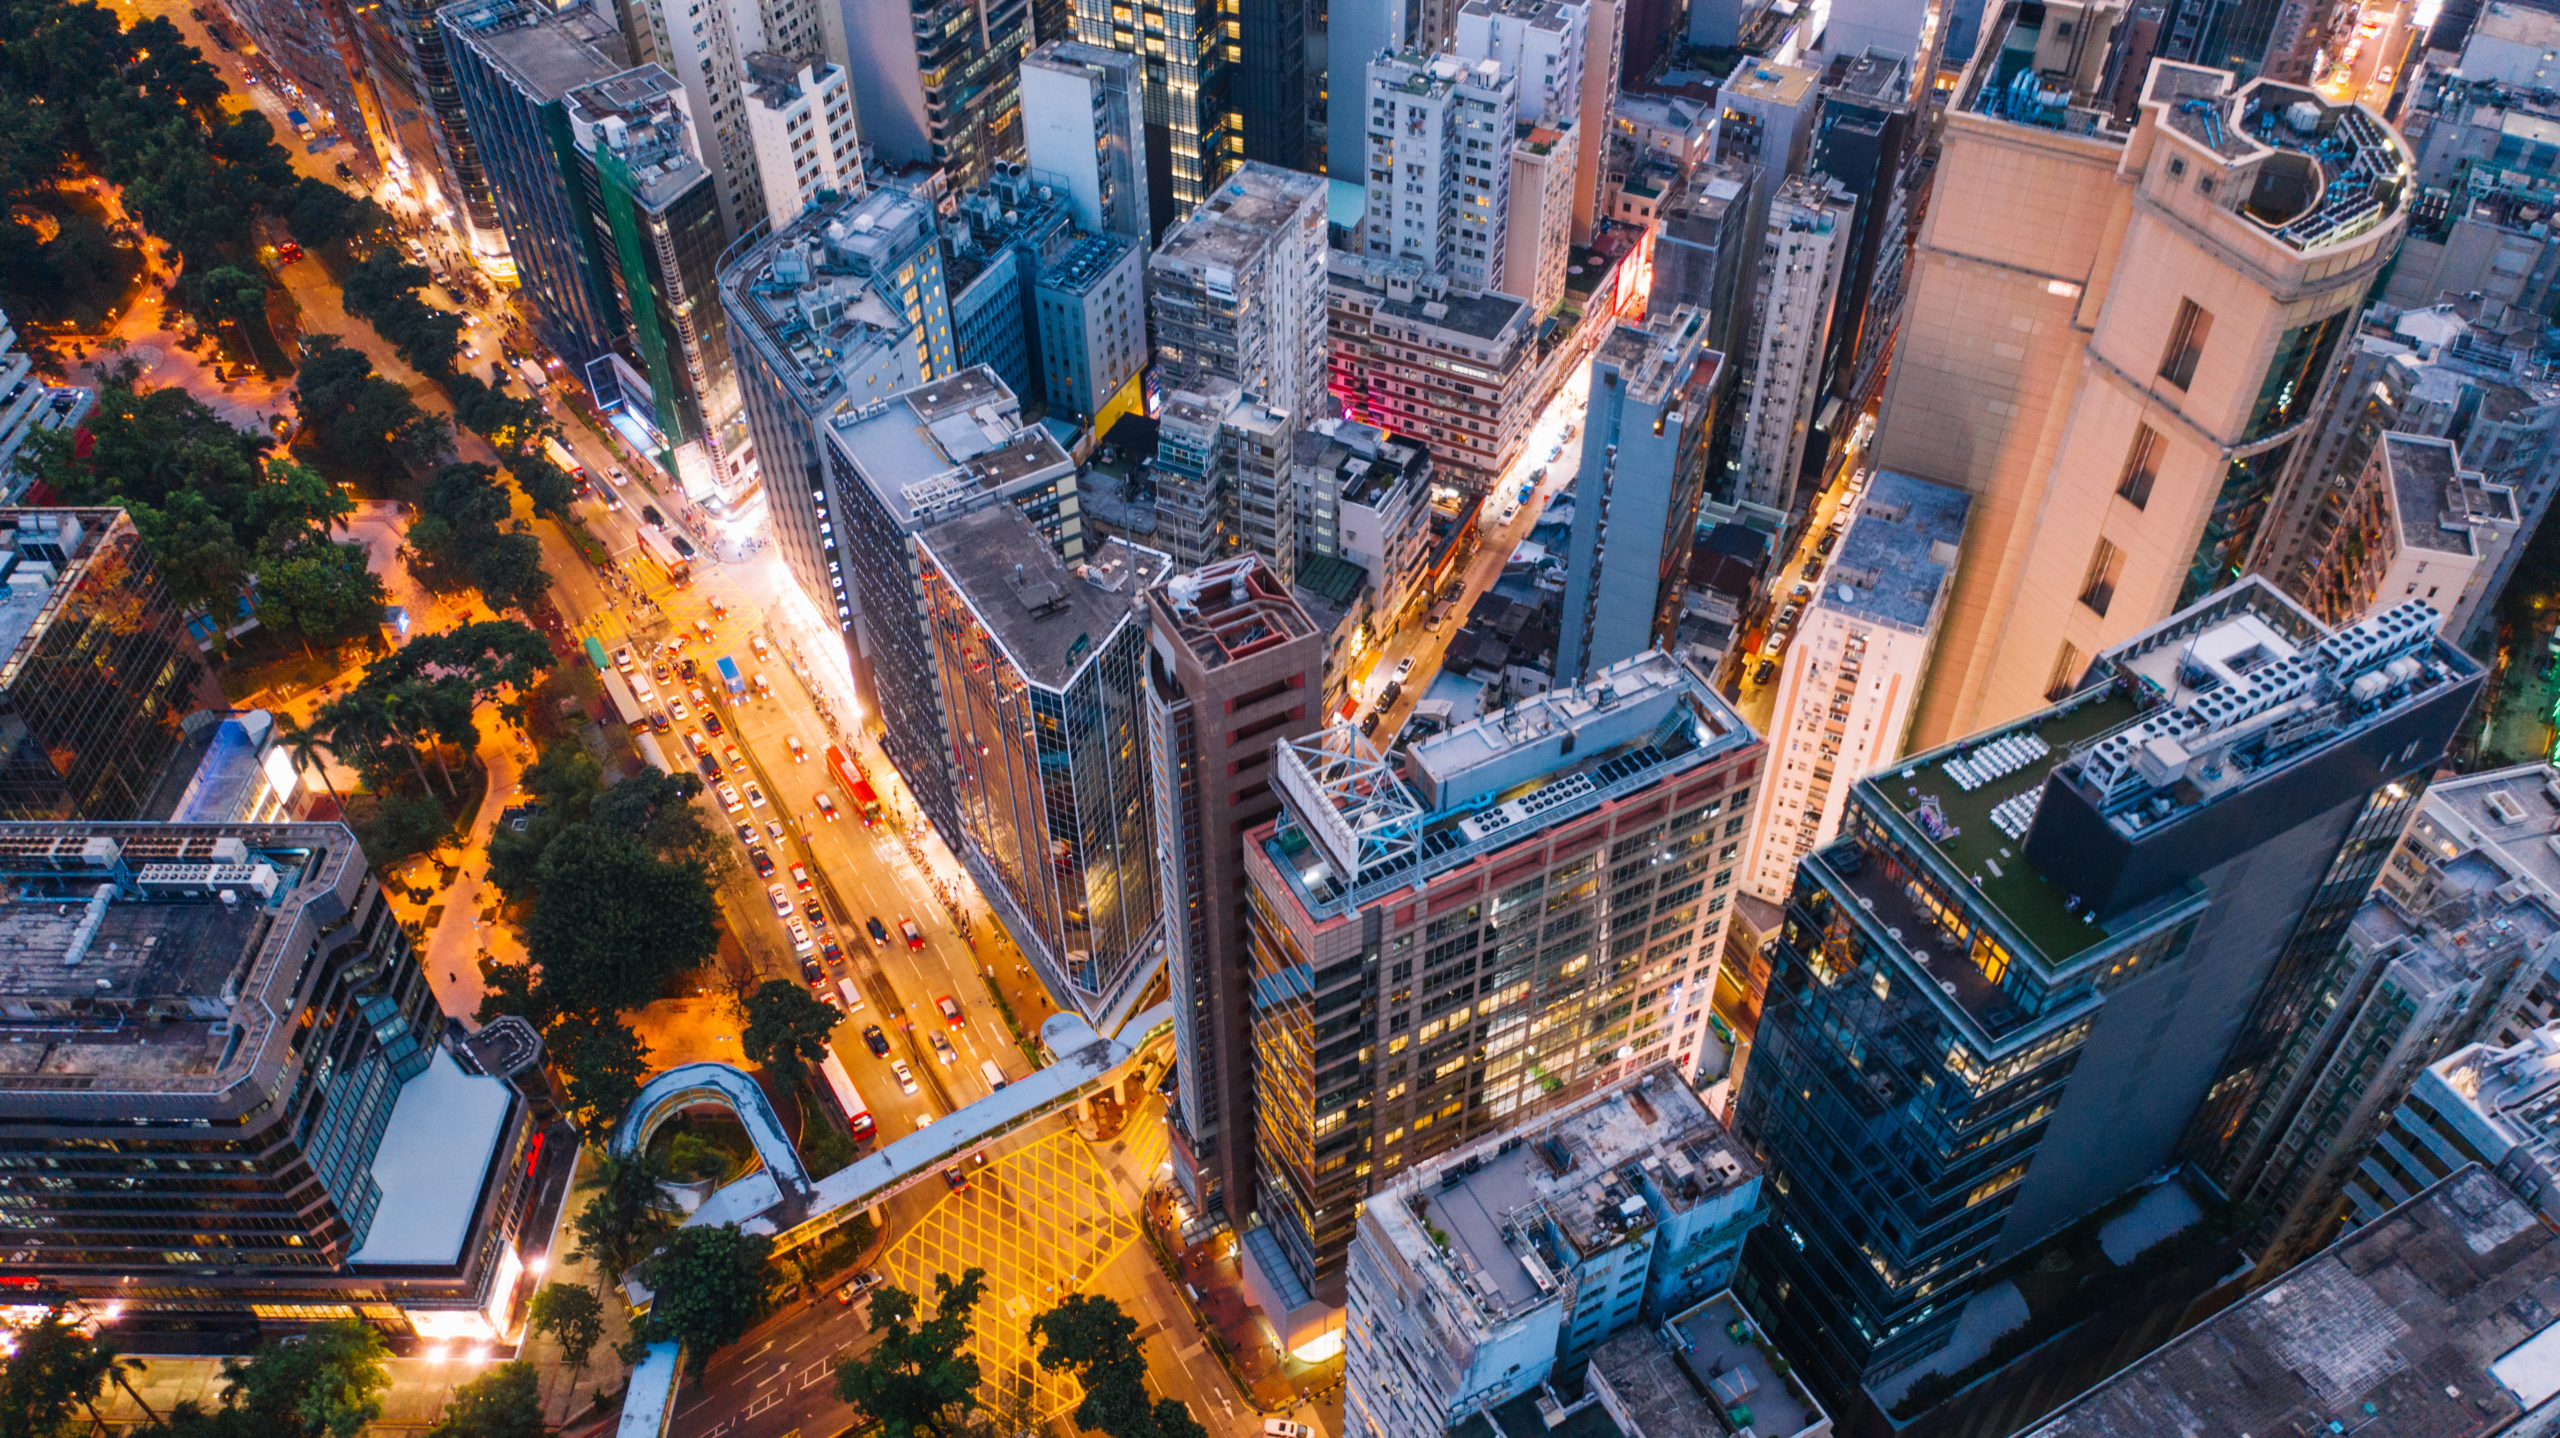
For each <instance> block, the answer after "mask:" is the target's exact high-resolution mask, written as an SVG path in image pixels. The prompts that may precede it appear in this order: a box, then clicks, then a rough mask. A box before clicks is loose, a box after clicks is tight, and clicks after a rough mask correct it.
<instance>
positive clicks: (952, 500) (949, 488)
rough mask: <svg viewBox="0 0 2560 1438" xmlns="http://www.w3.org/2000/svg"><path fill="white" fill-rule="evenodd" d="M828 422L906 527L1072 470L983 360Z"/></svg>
mask: <svg viewBox="0 0 2560 1438" xmlns="http://www.w3.org/2000/svg"><path fill="white" fill-rule="evenodd" d="M827 428H828V430H829V431H830V432H831V433H832V434H833V435H834V436H835V441H836V443H837V444H838V445H839V446H840V447H841V448H842V449H843V450H844V453H845V455H846V457H847V458H849V459H850V460H852V461H853V463H854V465H855V467H856V468H858V469H860V470H861V471H862V475H863V478H865V479H866V480H868V481H869V482H870V484H871V487H872V489H873V490H874V491H876V492H877V493H878V494H879V496H880V501H881V503H882V504H883V505H884V506H886V507H887V508H888V510H889V512H890V514H891V515H892V516H893V517H894V518H895V519H896V520H897V521H898V522H899V523H900V524H902V525H906V526H910V527H916V526H922V525H927V524H931V523H933V522H934V521H935V520H937V519H940V518H943V517H946V516H947V515H949V514H950V513H951V512H953V511H954V510H956V509H959V508H964V507H967V506H970V505H973V504H975V503H976V502H977V501H978V500H980V499H982V498H987V497H993V496H998V495H1003V494H1007V493H1009V492H1011V491H1013V490H1015V489H1017V488H1019V487H1021V486H1023V485H1026V484H1031V483H1039V482H1045V481H1049V480H1054V479H1058V478H1062V477H1065V476H1068V475H1072V474H1073V473H1074V472H1075V460H1074V459H1073V458H1072V457H1071V456H1070V455H1068V453H1067V452H1066V450H1065V449H1064V448H1062V447H1060V445H1059V444H1058V441H1057V437H1056V436H1054V435H1052V434H1050V433H1049V432H1048V431H1047V430H1046V429H1043V428H1041V427H1040V426H1038V425H1025V424H1024V423H1023V422H1022V404H1021V401H1019V400H1017V399H1016V398H1015V397H1014V394H1013V391H1012V390H1010V389H1008V388H1006V387H1005V383H1004V381H1003V380H1000V379H998V378H996V373H995V371H994V370H991V369H989V368H987V367H986V366H985V365H971V366H970V367H969V368H967V369H964V370H961V371H960V372H959V373H957V374H954V375H951V376H949V377H947V378H944V379H938V380H934V381H932V382H931V383H928V384H922V385H918V386H917V387H915V388H914V389H911V390H905V391H902V392H900V393H898V394H895V395H892V396H890V397H889V398H888V399H885V400H882V401H880V402H878V403H876V404H871V405H866V406H864V407H862V408H860V409H854V408H851V407H849V405H847V406H839V407H838V409H837V410H836V412H835V413H834V414H833V415H832V416H830V417H829V418H828V420H827Z"/></svg>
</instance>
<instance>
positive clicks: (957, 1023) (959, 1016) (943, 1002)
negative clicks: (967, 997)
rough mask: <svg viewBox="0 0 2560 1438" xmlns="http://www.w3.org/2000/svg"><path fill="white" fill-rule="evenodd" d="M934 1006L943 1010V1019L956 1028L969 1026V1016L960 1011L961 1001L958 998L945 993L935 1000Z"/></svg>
mask: <svg viewBox="0 0 2560 1438" xmlns="http://www.w3.org/2000/svg"><path fill="white" fill-rule="evenodd" d="M933 1006H934V1007H935V1008H936V1009H939V1010H941V1011H942V1021H943V1022H944V1023H946V1024H949V1025H951V1026H952V1027H953V1028H955V1029H963V1028H967V1027H968V1026H969V1016H968V1015H967V1014H964V1013H962V1012H961V1011H960V1001H959V1000H958V999H955V998H953V997H951V996H950V995H949V994H944V995H942V996H941V997H940V998H937V999H935V1000H934V1001H933Z"/></svg>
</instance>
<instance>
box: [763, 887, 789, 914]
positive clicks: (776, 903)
mask: <svg viewBox="0 0 2560 1438" xmlns="http://www.w3.org/2000/svg"><path fill="white" fill-rule="evenodd" d="M764 896H765V897H766V898H768V899H771V900H773V911H774V912H775V913H777V914H780V915H781V916H782V917H784V918H786V919H787V918H790V917H791V894H790V891H789V890H786V889H784V888H783V887H782V886H781V885H780V884H767V885H765V889H764Z"/></svg>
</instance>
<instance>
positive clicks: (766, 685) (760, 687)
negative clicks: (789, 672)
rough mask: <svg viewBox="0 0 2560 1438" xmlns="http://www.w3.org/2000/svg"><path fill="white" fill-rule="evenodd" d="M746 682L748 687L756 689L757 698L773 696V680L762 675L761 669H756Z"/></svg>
mask: <svg viewBox="0 0 2560 1438" xmlns="http://www.w3.org/2000/svg"><path fill="white" fill-rule="evenodd" d="M747 683H748V685H749V687H751V688H753V689H754V690H755V691H756V696H757V697H758V698H762V699H770V698H772V697H773V681H772V680H770V679H767V678H765V677H764V671H763V670H761V669H759V670H757V671H756V675H755V677H754V678H753V679H750V680H748V681H747Z"/></svg>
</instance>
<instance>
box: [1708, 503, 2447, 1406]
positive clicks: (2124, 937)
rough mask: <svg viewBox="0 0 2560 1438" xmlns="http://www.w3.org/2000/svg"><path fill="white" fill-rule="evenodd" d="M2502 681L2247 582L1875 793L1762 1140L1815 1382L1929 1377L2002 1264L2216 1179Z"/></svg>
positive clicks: (1816, 924) (1778, 997)
mask: <svg viewBox="0 0 2560 1438" xmlns="http://www.w3.org/2000/svg"><path fill="white" fill-rule="evenodd" d="M1979 510H1980V504H1979V501H1977V502H1976V504H1975V511H1976V513H1979ZM2481 677H2482V676H2481V671H2480V668H2479V666H2478V665H2476V664H2474V663H2473V662H2472V661H2471V660H2470V659H2469V658H2467V657H2466V656H2464V655H2463V654H2462V653H2461V652H2460V651H2458V650H2456V649H2454V648H2452V647H2451V646H2450V645H2447V644H2445V643H2443V642H2442V641H2441V640H2440V639H2438V638H2437V636H2436V629H2435V622H2434V615H2433V612H2432V611H2430V610H2428V609H2427V608H2426V607H2425V606H2423V605H2411V606H2406V607H2403V608H2400V609H2395V610H2393V611H2390V612H2388V613H2385V614H2382V615H2378V616H2376V617H2374V618H2372V619H2369V620H2366V621H2364V622H2362V623H2360V624H2357V625H2354V626H2351V627H2349V628H2346V629H2339V630H2331V629H2329V628H2328V627H2327V626H2325V625H2322V624H2321V623H2319V621H2317V620H2315V619H2313V618H2312V617H2311V616H2310V615H2309V614H2307V613H2305V612H2304V611H2302V610H2301V609H2300V608H2299V607H2297V606H2296V605H2294V604H2293V603H2292V602H2291V601H2289V600H2287V599H2285V598H2284V597H2283V595H2282V594H2280V593H2279V592H2278V591H2277V590H2276V589H2275V588H2274V587H2273V586H2271V585H2269V584H2267V583H2266V582H2265V581H2264V580H2261V579H2255V578H2251V579H2245V580H2243V581H2241V582H2240V583H2239V584H2237V585H2234V586H2232V587H2230V588H2228V589H2224V590H2221V591H2218V592H2217V593H2215V594H2213V595H2211V596H2208V597H2207V598H2206V599H2205V600H2204V601H2202V602H2200V603H2198V604H2195V605H2192V606H2190V607H2189V608H2187V609H2184V610H2181V611H2180V612H2179V613H2177V614H2176V615H2173V616H2172V617H2170V618H2169V619H2168V620H2166V621H2164V622H2162V623H2160V624H2157V625H2154V626H2152V627H2151V628H2150V629H2147V630H2144V631H2142V632H2141V633H2139V634H2136V635H2134V636H2132V637H2131V638H2129V639H2128V640H2127V641H2126V642H2125V643H2124V644H2123V645H2121V646H2119V647H2118V648H2116V649H2114V650H2111V651H2109V652H2108V653H2106V654H2105V655H2103V656H2102V657H2101V659H2100V661H2099V662H2098V664H2097V665H2096V666H2095V668H2094V669H2093V670H2092V672H2091V674H2090V675H2089V676H2088V678H2087V680H2086V682H2085V683H2082V684H2080V685H2078V686H2077V687H2075V688H2074V689H2073V690H2072V692H2071V693H2069V695H2068V696H2067V697H2065V698H2064V699H2062V700H2061V701H2059V702H2057V703H2056V704H2054V705H2052V706H2050V707H2048V708H2045V709H2043V710H2041V711H2039V712H2037V713H2034V714H2031V715H2029V716H2026V717H2025V718H2022V719H2020V720H2017V721H2015V722H2014V723H2011V724H2008V725H2004V726H2001V727H1999V728H1997V729H1992V730H1986V731H1983V732H1980V733H1976V734H1973V735H1970V736H1968V737H1967V738H1965V739H1964V740H1963V741H1961V742H1960V743H1957V744H1954V745H1950V746H1947V747H1944V748H1940V749H1936V750H1932V751H1930V752H1927V753H1924V754H1920V755H1917V756H1915V757H1913V758H1910V759H1907V760H1905V761H1903V762H1901V763H1898V764H1896V765H1893V766H1891V767H1889V768H1886V769H1884V770H1881V771H1879V772H1877V773H1876V774H1873V775H1870V776H1869V777H1868V778H1866V779H1863V780H1861V781H1859V782H1858V784H1857V785H1856V786H1855V787H1854V788H1853V789H1852V791H1851V796H1850V801H1849V810H1848V815H1847V818H1846V820H1845V821H1844V822H1843V824H1842V827H1841V838H1840V839H1839V840H1838V841H1837V842H1836V843H1834V844H1832V845H1831V846H1830V847H1828V848H1824V849H1820V850H1817V851H1815V852H1813V853H1811V854H1808V855H1806V856H1805V857H1804V858H1803V859H1802V860H1801V861H1800V862H1799V863H1798V864H1797V866H1796V873H1795V886H1794V889H1793V891H1792V892H1791V893H1790V895H1789V902H1788V916H1787V921H1786V927H1785V930H1784V932H1783V934H1782V935H1781V937H1780V938H1779V941H1778V942H1777V944H1776V946H1775V947H1774V949H1773V951H1772V953H1771V955H1770V963H1771V972H1770V978H1769V985H1768V997H1767V1001H1766V1006H1765V1008H1764V1009H1763V1011H1762V1014H1761V1018H1760V1023H1759V1028H1758V1031H1757V1033H1756V1034H1755V1035H1754V1038H1753V1047H1752V1054H1751V1062H1750V1065H1749V1067H1748V1068H1747V1069H1746V1070H1745V1071H1744V1074H1743V1081H1742V1090H1741V1094H1740V1099H1739V1103H1738V1107H1737V1116H1736V1127H1737V1130H1738V1131H1739V1132H1741V1133H1742V1134H1743V1135H1744V1136H1745V1137H1746V1139H1747V1140H1748V1141H1749V1142H1751V1143H1752V1144H1753V1145H1755V1147H1756V1148H1757V1149H1758V1151H1759V1152H1760V1154H1761V1156H1762V1157H1763V1159H1764V1160H1765V1161H1766V1162H1767V1163H1768V1165H1769V1168H1770V1171H1771V1173H1772V1175H1773V1184H1772V1187H1773V1192H1774V1194H1775V1197H1774V1200H1773V1204H1774V1213H1773V1222H1772V1223H1771V1225H1770V1226H1769V1228H1768V1229H1767V1230H1765V1232H1764V1234H1763V1235H1762V1236H1761V1237H1760V1238H1757V1239H1755V1240H1754V1245H1753V1248H1752V1251H1751V1254H1750V1255H1749V1258H1748V1262H1749V1263H1750V1264H1751V1265H1752V1267H1753V1270H1754V1272H1755V1274H1757V1275H1758V1278H1759V1282H1760V1285H1761V1290H1762V1291H1763V1292H1766V1293H1768V1294H1771V1295H1773V1298H1774V1306H1775V1308H1776V1311H1777V1314H1778V1317H1779V1318H1780V1319H1781V1322H1780V1324H1779V1330H1780V1336H1781V1338H1782V1339H1787V1338H1789V1335H1797V1340H1795V1341H1796V1351H1798V1353H1799V1354H1800V1356H1801V1357H1802V1359H1803V1360H1804V1361H1805V1363H1806V1364H1807V1365H1808V1366H1809V1367H1810V1368H1811V1369H1812V1370H1813V1371H1814V1372H1815V1374H1816V1375H1817V1379H1818V1381H1817V1385H1816V1386H1817V1387H1818V1388H1821V1387H1828V1388H1830V1389H1832V1390H1834V1391H1846V1390H1854V1389H1856V1388H1858V1387H1859V1386H1860V1385H1861V1384H1862V1383H1865V1382H1869V1381H1872V1380H1875V1379H1879V1378H1881V1377H1884V1376H1887V1375H1890V1374H1893V1373H1895V1372H1897V1371H1900V1370H1902V1369H1903V1368H1905V1367H1906V1366H1908V1365H1909V1364H1911V1363H1912V1362H1914V1361H1915V1360H1918V1359H1921V1358H1924V1357H1926V1356H1928V1355H1931V1354H1933V1353H1935V1352H1936V1351H1937V1350H1938V1349H1939V1348H1941V1347H1942V1346H1943V1345H1944V1343H1945V1342H1946V1340H1947V1338H1948V1335H1949V1334H1950V1333H1951V1332H1953V1331H1954V1330H1955V1328H1956V1326H1957V1324H1958V1322H1959V1321H1960V1320H1961V1318H1962V1316H1963V1314H1964V1312H1965V1309H1966V1307H1967V1304H1968V1303H1969V1302H1970V1301H1971V1300H1972V1299H1973V1296H1974V1291H1975V1285H1976V1284H1977V1282H1978V1281H1979V1280H1980V1278H1981V1276H1982V1274H1983V1273H1984V1272H1986V1271H1987V1270H1989V1269H1990V1268H1991V1267H1993V1266H1994V1265H1997V1264H1999V1263H2001V1262H2003V1261H2005V1260H2007V1259H2009V1258H2011V1257H2014V1256H2016V1255H2017V1254H2019V1253H2021V1252H2023V1251H2025V1250H2026V1249H2027V1248H2029V1247H2030V1246H2032V1245H2033V1244H2035V1243H2036V1242H2038V1241H2040V1240H2042V1239H2043V1238H2045V1237H2046V1236H2048V1235H2050V1234H2052V1233H2054V1232H2056V1231H2058V1230H2060V1229H2062V1228H2063V1227H2065V1226H2067V1225H2069V1224H2071V1223H2073V1222H2075V1221H2077V1220H2079V1219H2081V1218H2083V1217H2085V1216H2086V1215H2088V1214H2089V1213H2091V1212H2092V1211H2094V1210H2096V1209H2097V1208H2098V1207H2099V1206H2100V1205H2102V1204H2105V1203H2107V1202H2109V1201H2111V1200H2113V1199H2115V1198H2117V1197H2118V1196H2120V1195H2122V1194H2123V1193H2125V1192H2127V1191H2128V1190H2129V1189H2131V1188H2132V1187H2133V1186H2134V1185H2135V1184H2136V1183H2138V1182H2139V1181H2141V1180H2142V1179H2143V1178H2145V1177H2146V1176H2148V1175H2150V1174H2153V1173H2156V1172H2158V1171H2160V1170H2161V1169H2162V1168H2163V1167H2165V1166H2167V1165H2169V1164H2171V1163H2172V1162H2174V1161H2176V1160H2178V1159H2180V1158H2182V1157H2193V1158H2194V1159H2195V1160H2196V1161H2198V1162H2199V1163H2200V1164H2202V1165H2203V1166H2204V1167H2206V1169H2207V1170H2208V1172H2210V1171H2213V1170H2215V1169H2218V1168H2220V1167H2222V1162H2221V1156H2220V1151H2221V1150H2222V1149H2223V1147H2224V1146H2225V1142H2226V1140H2227V1138H2228V1137H2229V1135H2230V1134H2231V1133H2232V1132H2233V1130H2234V1129H2235V1128H2236V1127H2237V1125H2238V1122H2239V1118H2240V1116H2241V1115H2242V1114H2244V1113H2246V1112H2247V1111H2248V1109H2249V1108H2250V1107H2251V1106H2252V1104H2253V1103H2254V1102H2255V1101H2256V1099H2257V1095H2258V1093H2259V1091H2260V1090H2261V1089H2262V1088H2264V1087H2266V1086H2267V1085H2268V1084H2269V1083H2270V1082H2271V1081H2272V1075H2271V1061H2272V1060H2273V1059H2274V1057H2275V1056H2276V1050H2277V1049H2278V1048H2279V1047H2280V1046H2281V1043H2282V1041H2283V1039H2284V1038H2285V1036H2287V1035H2288V1034H2290V1033H2291V1032H2293V1031H2294V1030H2295V1029H2296V1028H2297V1027H2299V1026H2300V1025H2301V1024H2302V1023H2303V1022H2304V1021H2305V1015H2304V1012H2303V1007H2304V1003H2305V998H2306V995H2307V993H2308V991H2309V988H2310V981H2311V980H2312V978H2313V977H2314V976H2315V975H2316V973H2317V972H2318V970H2319V968H2320V966H2321V965H2322V963H2324V962H2325V961H2326V960H2327V959H2328V958H2329V957H2330V956H2331V955H2332V954H2334V953H2335V952H2336V949H2337V945H2338V941H2339V938H2340V936H2341V934H2342V933H2343V930H2344V927H2345V925H2346V923H2347V921H2348V920H2349V919H2350V918H2351V917H2352V916H2353V914H2354V913H2355V910H2356V908H2357V906H2358V905H2359V904H2360V903H2361V902H2362V901H2363V898H2364V896H2365V894H2366V892H2367V890H2368V889H2369V888H2370V886H2371V884H2372V882H2373V879H2374V876H2375V874H2376V873H2377V872H2378V871H2379V869H2380V867H2381V865H2382V862H2383V860H2384V858H2385V857H2386V856H2387V855H2388V853H2389V851H2390V848H2391V845H2392V842H2393V840H2394V839H2395V838H2396V837H2397V836H2398V834H2399V832H2400V830H2401V828H2402V826H2403V825H2404V824H2406V822H2407V821H2408V817H2409V814H2410V812H2411V811H2412V810H2413V809H2414V808H2415V806H2416V804H2417V801H2418V797H2419V795H2420V794H2421V793H2423V791H2424V789H2425V785H2426V779H2427V776H2428V775H2429V774H2430V773H2431V772H2432V771H2433V770H2434V768H2435V766H2436V764H2437V763H2438V762H2440V761H2441V759H2442V757H2443V755H2444V752H2445V745H2446V743H2447V742H2448V741H2449V740H2450V739H2451V737H2452V735H2453V732H2454V730H2455V728H2456V727H2457V726H2458V725H2459V724H2460V722H2461V719H2462V716H2463V714H2464V712H2465V711H2466V710H2468V708H2469V707H2470V703H2471V700H2472V699H2473V697H2474V696H2475V694H2476V693H2477V691H2478V689H2479V686H2480V683H2481Z"/></svg>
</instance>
